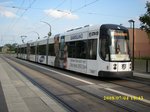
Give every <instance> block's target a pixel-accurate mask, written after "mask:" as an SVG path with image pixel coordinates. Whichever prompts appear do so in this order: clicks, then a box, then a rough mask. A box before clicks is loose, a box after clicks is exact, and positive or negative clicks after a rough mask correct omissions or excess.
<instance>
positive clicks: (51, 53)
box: [49, 44, 55, 56]
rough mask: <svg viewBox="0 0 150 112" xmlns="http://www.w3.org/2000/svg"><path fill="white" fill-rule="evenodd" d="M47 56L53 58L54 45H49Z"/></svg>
mask: <svg viewBox="0 0 150 112" xmlns="http://www.w3.org/2000/svg"><path fill="white" fill-rule="evenodd" d="M49 55H50V56H55V52H54V44H49Z"/></svg>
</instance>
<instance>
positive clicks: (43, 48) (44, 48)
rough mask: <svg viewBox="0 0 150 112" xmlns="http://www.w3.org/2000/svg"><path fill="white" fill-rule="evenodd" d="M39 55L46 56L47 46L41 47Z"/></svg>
mask: <svg viewBox="0 0 150 112" xmlns="http://www.w3.org/2000/svg"><path fill="white" fill-rule="evenodd" d="M38 54H39V55H46V45H39V51H38Z"/></svg>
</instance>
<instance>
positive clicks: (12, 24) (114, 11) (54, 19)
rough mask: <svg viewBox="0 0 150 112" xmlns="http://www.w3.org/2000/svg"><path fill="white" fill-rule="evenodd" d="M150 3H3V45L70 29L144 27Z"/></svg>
mask: <svg viewBox="0 0 150 112" xmlns="http://www.w3.org/2000/svg"><path fill="white" fill-rule="evenodd" d="M146 1H150V0H0V46H2V45H5V44H8V43H9V44H13V43H18V44H21V43H22V39H21V36H26V37H22V38H24V41H25V43H26V42H32V41H36V40H37V39H38V37H40V39H43V38H44V37H45V36H47V33H48V32H49V31H50V27H51V32H52V35H55V34H58V33H63V32H65V31H67V30H69V29H73V28H77V27H81V26H85V25H95V24H108V23H110V24H122V25H123V26H125V27H130V24H129V22H128V20H130V19H133V20H134V21H135V27H136V28H139V27H140V21H139V16H142V15H143V14H144V13H145V12H146V8H145V4H146Z"/></svg>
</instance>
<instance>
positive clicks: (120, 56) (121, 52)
mask: <svg viewBox="0 0 150 112" xmlns="http://www.w3.org/2000/svg"><path fill="white" fill-rule="evenodd" d="M109 35H110V37H111V38H110V39H111V40H110V41H111V44H110V46H109V50H110V59H111V60H112V61H127V60H130V58H129V47H128V45H129V38H128V33H127V32H125V31H122V30H109Z"/></svg>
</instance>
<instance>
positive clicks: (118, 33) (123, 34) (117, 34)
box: [113, 32, 128, 37]
mask: <svg viewBox="0 0 150 112" xmlns="http://www.w3.org/2000/svg"><path fill="white" fill-rule="evenodd" d="M113 35H114V36H116V37H117V36H128V34H127V33H124V32H114V34H113Z"/></svg>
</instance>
